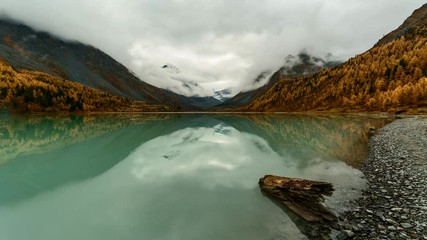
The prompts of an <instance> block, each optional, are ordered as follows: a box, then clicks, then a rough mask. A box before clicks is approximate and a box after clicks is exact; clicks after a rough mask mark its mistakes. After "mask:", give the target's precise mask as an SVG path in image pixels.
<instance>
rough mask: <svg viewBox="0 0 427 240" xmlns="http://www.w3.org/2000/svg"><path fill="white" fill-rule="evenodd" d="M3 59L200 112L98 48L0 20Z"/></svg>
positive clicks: (110, 90)
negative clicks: (137, 74) (145, 79)
mask: <svg viewBox="0 0 427 240" xmlns="http://www.w3.org/2000/svg"><path fill="white" fill-rule="evenodd" d="M0 58H1V59H2V60H3V61H5V62H6V63H8V64H9V65H11V66H12V67H13V68H15V69H27V70H34V71H38V72H44V73H47V74H50V75H52V76H56V77H60V78H63V79H67V80H70V81H73V82H77V83H81V84H83V85H85V86H88V87H92V88H96V89H99V90H102V91H105V92H107V93H111V94H114V95H119V96H125V97H129V98H132V99H135V100H144V101H145V102H147V103H152V104H162V105H170V106H177V107H178V108H180V109H199V108H198V107H196V106H193V103H194V100H193V99H189V98H187V97H185V96H181V95H178V94H175V93H173V92H171V91H168V90H164V89H160V88H157V87H154V86H152V85H150V84H147V83H145V82H143V81H141V80H140V79H138V78H137V77H136V76H135V75H134V74H133V73H132V72H131V71H129V69H127V68H126V67H124V66H123V65H122V64H120V63H119V62H117V61H116V60H114V59H113V58H111V57H110V56H108V55H107V54H105V53H103V52H102V51H100V50H99V49H96V48H94V47H91V46H88V45H84V44H81V43H78V42H67V41H63V40H61V39H58V38H56V37H54V36H52V35H50V34H48V33H44V32H37V31H34V30H33V29H31V28H29V27H27V26H25V25H23V24H19V23H16V22H13V21H10V20H0Z"/></svg>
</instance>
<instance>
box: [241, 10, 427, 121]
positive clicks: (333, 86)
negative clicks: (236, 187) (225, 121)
mask: <svg viewBox="0 0 427 240" xmlns="http://www.w3.org/2000/svg"><path fill="white" fill-rule="evenodd" d="M426 19H427V4H424V5H423V6H422V7H421V8H420V9H418V10H416V11H415V12H414V13H413V14H412V15H411V16H410V17H409V18H408V19H407V20H406V21H405V22H404V24H403V25H402V26H400V27H399V28H398V29H396V30H395V31H393V32H391V33H390V34H388V35H386V36H385V37H384V38H383V39H381V40H380V41H379V42H378V43H377V44H376V45H375V46H374V47H373V48H372V49H370V50H368V51H366V52H365V53H363V54H360V55H357V56H356V57H354V58H352V59H350V60H348V61H347V62H345V63H343V64H341V65H339V66H337V67H334V68H331V69H325V70H322V71H320V72H318V73H315V74H312V75H307V76H303V77H297V78H293V79H289V78H288V77H285V76H282V75H279V76H278V79H277V80H276V81H277V82H276V83H275V84H274V85H273V86H272V87H271V88H270V89H268V91H267V92H265V93H264V94H262V95H261V96H259V97H257V98H256V99H254V100H253V101H251V102H250V103H249V104H248V105H246V106H243V107H241V108H240V109H239V110H241V111H279V112H280V111H312V110H315V111H324V110H327V111H349V110H350V111H388V112H395V113H400V112H405V111H412V112H426V111H427V24H426V23H427V20H426ZM276 74H277V73H276Z"/></svg>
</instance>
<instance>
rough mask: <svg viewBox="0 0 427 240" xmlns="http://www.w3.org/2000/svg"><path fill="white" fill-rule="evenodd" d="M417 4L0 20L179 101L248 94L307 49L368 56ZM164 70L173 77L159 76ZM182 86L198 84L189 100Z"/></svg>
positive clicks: (222, 7) (219, 3) (90, 6)
mask: <svg viewBox="0 0 427 240" xmlns="http://www.w3.org/2000/svg"><path fill="white" fill-rule="evenodd" d="M423 3H424V1H420V0H411V1H401V0H377V1H368V0H360V1H350V0H329V1H321V0H300V1H289V0H269V1H265V2H260V1H255V0H236V1H229V0H209V1H200V0H145V1H139V0H128V1H125V2H124V1H118V0H102V1H101V0H91V1H87V0H74V1H67V0H55V1H49V0H26V1H23V0H0V14H1V15H3V17H5V16H7V17H9V18H12V19H15V20H17V21H22V22H23V23H25V24H27V25H29V26H31V27H33V28H36V29H37V30H42V31H48V32H50V33H52V34H55V35H57V36H59V37H61V38H64V39H67V40H77V41H80V42H83V43H87V44H91V45H93V46H95V47H97V48H99V49H101V50H102V51H104V52H106V53H107V54H109V55H111V56H112V57H113V58H115V59H116V60H118V61H119V62H121V63H123V64H124V65H125V66H127V67H128V68H129V69H131V70H132V71H133V72H135V73H136V75H137V76H138V77H140V78H141V79H142V80H144V81H146V82H148V83H150V84H153V85H155V86H158V87H162V88H167V89H170V90H172V91H174V92H177V93H180V94H184V95H198V96H207V95H213V94H214V90H217V91H218V90H221V89H233V92H234V94H237V93H238V92H239V91H241V90H247V88H248V86H250V85H251V84H250V83H252V82H253V81H254V79H256V78H257V76H259V74H260V73H262V72H268V71H271V72H273V71H275V70H277V69H279V68H280V67H281V66H283V65H284V64H285V61H286V60H285V58H286V56H288V55H289V54H293V55H295V54H298V52H299V51H301V49H306V50H307V51H308V52H309V53H311V54H313V55H320V56H325V55H326V54H328V53H332V54H333V55H334V56H336V57H337V58H339V59H341V60H345V59H347V58H349V57H352V56H354V55H355V54H358V53H361V52H363V51H365V50H367V49H369V48H370V47H372V46H373V45H374V44H375V43H376V42H377V41H378V39H380V38H381V37H382V36H383V35H384V34H386V33H388V32H390V31H391V30H393V29H395V28H396V27H397V26H399V25H400V23H401V22H402V21H403V20H404V19H405V18H406V17H407V16H408V15H410V14H411V13H412V11H413V10H414V9H416V8H418V7H420V6H421V5H422V4H423ZM168 63H170V64H171V65H173V66H176V67H177V68H178V69H179V70H180V73H179V75H177V74H175V73H170V71H165V69H163V68H162V67H163V66H164V65H165V64H168ZM183 83H197V87H193V88H192V90H191V91H190V90H188V87H186V85H188V84H183Z"/></svg>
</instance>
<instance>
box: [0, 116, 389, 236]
mask: <svg viewBox="0 0 427 240" xmlns="http://www.w3.org/2000/svg"><path fill="white" fill-rule="evenodd" d="M384 122H385V120H384V119H378V118H368V117H355V116H301V115H272V116H268V115H260V116H258V115H247V116H232V115H230V116H223V115H211V116H209V115H163V116H161V115H158V116H149V115H143V116H134V117H129V116H85V117H28V116H27V117H17V116H10V117H8V116H3V117H1V118H0V239H8V240H27V239H31V240H58V239H61V240H68V239H69V240H86V239H87V240H97V239H100V240H101V239H102V240H110V239H111V240H117V239H123V240H126V239H129V240H134V239H135V240H136V239H147V240H156V239H159V240H165V239H185V240H191V239H195V240H196V239H197V240H199V239H207V240H209V239H254V240H259V239H304V238H305V237H304V235H303V234H302V233H301V232H300V230H299V228H300V226H299V225H298V221H295V222H294V221H293V220H295V219H293V220H291V218H290V217H289V216H288V214H287V213H286V212H285V211H283V210H282V209H280V208H279V207H278V206H276V205H275V204H274V203H273V202H272V201H271V200H270V199H268V198H266V197H264V196H263V195H262V194H261V193H260V191H259V188H258V185H257V183H258V179H259V178H260V177H262V176H263V175H265V174H276V175H281V176H288V177H301V178H309V179H313V180H321V181H328V182H332V183H333V184H334V185H335V186H336V192H335V194H334V196H333V197H331V198H329V199H327V204H328V206H330V207H331V208H333V209H335V211H338V212H340V211H343V210H345V209H346V208H348V207H350V206H351V204H352V201H353V200H354V198H355V196H357V195H358V194H359V192H360V190H361V189H363V187H364V184H365V182H364V180H363V178H362V173H361V172H360V171H358V170H357V169H356V168H355V167H356V166H357V165H358V164H359V163H360V160H361V159H362V158H363V156H364V154H365V153H366V150H367V141H368V134H367V129H368V128H369V126H381V125H382V124H384Z"/></svg>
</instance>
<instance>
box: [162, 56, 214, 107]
mask: <svg viewBox="0 0 427 240" xmlns="http://www.w3.org/2000/svg"><path fill="white" fill-rule="evenodd" d="M162 69H163V70H164V71H165V72H166V73H167V75H168V77H169V78H170V79H171V80H174V81H178V82H180V83H181V86H182V88H183V89H185V90H186V91H187V92H189V93H190V94H192V95H193V96H181V98H182V101H183V102H185V103H187V105H191V109H194V110H206V109H209V108H212V107H215V106H217V105H218V104H220V103H221V101H220V100H218V99H217V98H215V97H213V96H207V97H200V96H198V95H197V94H196V93H197V92H199V91H200V90H202V87H201V86H200V85H199V84H198V83H196V82H195V81H191V80H188V79H185V77H184V76H183V75H182V71H181V69H180V68H178V67H177V66H175V65H173V64H171V63H167V64H165V65H163V66H162ZM170 90H171V91H172V89H170Z"/></svg>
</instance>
